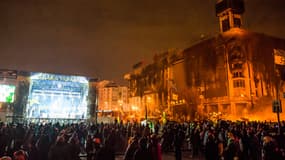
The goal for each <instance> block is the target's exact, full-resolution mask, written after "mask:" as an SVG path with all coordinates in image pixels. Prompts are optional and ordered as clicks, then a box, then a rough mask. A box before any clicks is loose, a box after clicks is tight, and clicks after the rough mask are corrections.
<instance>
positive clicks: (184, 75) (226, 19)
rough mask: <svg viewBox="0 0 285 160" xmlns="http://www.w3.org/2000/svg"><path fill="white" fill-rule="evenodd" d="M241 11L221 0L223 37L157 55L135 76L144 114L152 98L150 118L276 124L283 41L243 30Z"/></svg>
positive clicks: (237, 3)
mask: <svg viewBox="0 0 285 160" xmlns="http://www.w3.org/2000/svg"><path fill="white" fill-rule="evenodd" d="M243 12H244V2H243V0H219V1H217V4H216V15H217V17H218V18H219V22H220V31H221V33H219V34H217V35H216V36H213V37H209V38H207V39H204V40H201V41H199V42H197V43H196V44H194V45H192V46H190V47H189V48H186V49H184V50H182V51H178V50H176V51H175V52H172V53H171V52H169V51H167V52H165V53H162V54H160V55H156V56H154V61H153V63H152V64H149V65H146V66H142V67H141V69H140V72H135V71H134V72H133V73H131V74H130V76H128V80H129V82H130V90H131V91H130V92H131V93H132V96H133V97H134V96H138V97H141V101H142V105H141V109H142V110H143V108H145V109H144V110H145V111H149V110H147V108H146V107H144V106H147V105H146V104H144V102H145V103H146V102H147V98H145V97H147V96H149V95H150V94H153V95H157V96H153V97H155V98H156V100H155V101H154V102H155V103H154V108H151V114H153V113H155V112H154V111H155V110H156V109H160V111H161V112H167V113H168V115H169V116H170V117H169V118H170V119H171V118H173V119H175V120H188V119H192V120H193V119H205V118H209V117H213V116H216V117H217V116H219V117H225V118H227V119H240V118H249V119H250V118H252V119H263V120H264V119H271V120H272V119H274V118H275V117H276V115H275V114H274V113H272V101H273V100H276V99H281V101H283V97H282V93H283V80H284V66H285V65H284V64H285V63H283V61H284V59H285V54H284V53H285V51H284V50H285V40H284V39H280V38H276V37H272V36H268V35H265V34H262V33H255V32H251V31H248V30H245V29H242V13H243ZM277 52H278V54H279V56H280V57H281V58H279V60H281V62H276V61H275V59H274V58H276V53H277ZM282 60H283V61H282ZM284 62H285V61H284ZM264 111H266V112H264ZM264 113H266V114H264Z"/></svg>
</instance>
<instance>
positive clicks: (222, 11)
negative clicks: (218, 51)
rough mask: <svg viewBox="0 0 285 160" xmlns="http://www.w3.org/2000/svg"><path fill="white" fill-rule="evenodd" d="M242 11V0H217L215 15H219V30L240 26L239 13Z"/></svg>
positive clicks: (223, 30) (224, 30)
mask: <svg viewBox="0 0 285 160" xmlns="http://www.w3.org/2000/svg"><path fill="white" fill-rule="evenodd" d="M243 13H244V1H243V0H218V1H217V3H216V15H217V17H219V22H220V31H221V32H226V31H228V30H230V29H231V28H240V27H241V25H242V20H241V15H242V14H243Z"/></svg>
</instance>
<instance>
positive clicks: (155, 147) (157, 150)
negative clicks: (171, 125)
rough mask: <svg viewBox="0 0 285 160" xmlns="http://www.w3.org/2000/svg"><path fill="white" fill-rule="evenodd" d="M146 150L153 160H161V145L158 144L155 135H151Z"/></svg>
mask: <svg viewBox="0 0 285 160" xmlns="http://www.w3.org/2000/svg"><path fill="white" fill-rule="evenodd" d="M148 148H149V150H150V151H151V155H152V159H153V160H162V154H161V145H160V144H159V143H158V138H157V136H156V135H155V134H153V135H151V137H150V143H149V146H148Z"/></svg>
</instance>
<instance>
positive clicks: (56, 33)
mask: <svg viewBox="0 0 285 160" xmlns="http://www.w3.org/2000/svg"><path fill="white" fill-rule="evenodd" d="M214 5H215V0H203V2H202V1H201V0H178V1H173V0H144V1H135V0H80V1H79V0H1V1H0V19H1V22H0V68H7V69H19V70H27V71H43V72H56V73H65V74H80V75H88V76H92V77H99V78H100V79H109V80H115V81H119V82H122V78H123V74H124V73H126V72H129V71H130V70H131V68H132V66H133V64H135V63H137V62H138V61H141V60H144V61H148V62H149V61H151V59H152V56H153V55H154V54H155V53H156V52H160V51H165V50H167V49H169V48H182V49H183V48H187V47H189V46H190V45H191V44H193V43H194V42H196V41H198V40H199V39H200V37H201V35H204V36H212V35H215V34H217V33H218V32H219V28H218V19H217V17H216V16H215V7H214ZM284 6H285V1H284V0H245V7H246V12H245V14H244V24H245V25H244V27H245V28H247V29H249V30H252V31H256V32H262V33H265V34H269V35H273V36H277V37H281V38H285V30H284V28H285V21H284V19H285V10H284Z"/></svg>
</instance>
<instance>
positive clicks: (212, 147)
mask: <svg viewBox="0 0 285 160" xmlns="http://www.w3.org/2000/svg"><path fill="white" fill-rule="evenodd" d="M205 158H206V160H218V159H219V152H218V145H217V142H216V140H215V136H214V133H213V132H212V131H211V132H209V133H208V139H207V142H206V146H205Z"/></svg>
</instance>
